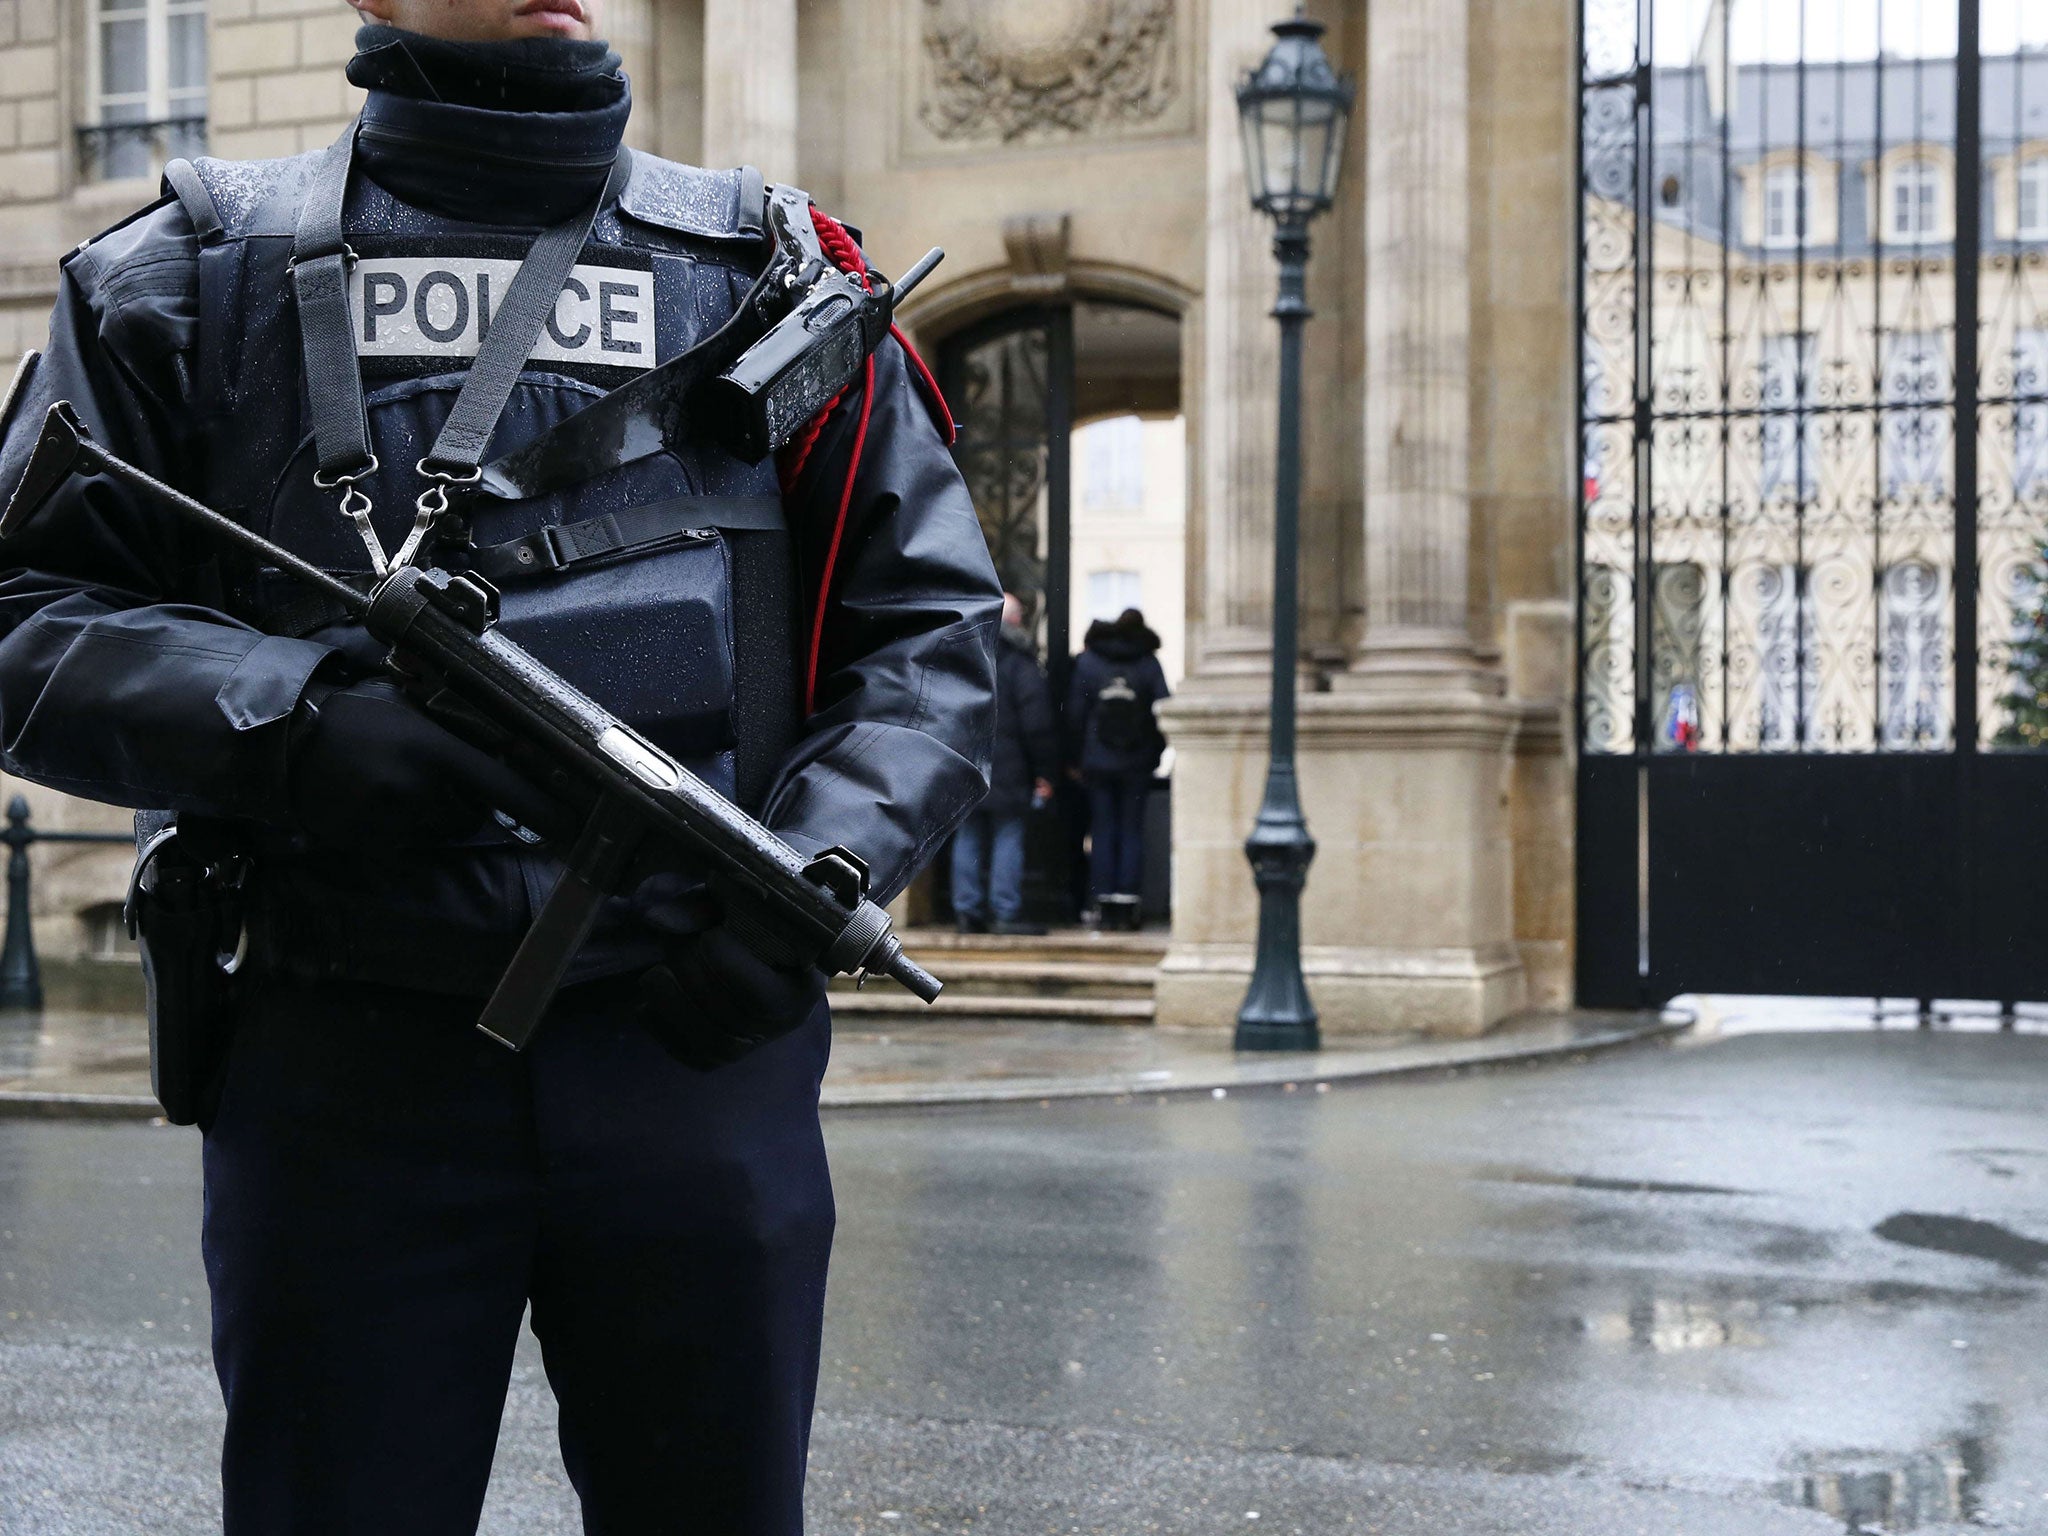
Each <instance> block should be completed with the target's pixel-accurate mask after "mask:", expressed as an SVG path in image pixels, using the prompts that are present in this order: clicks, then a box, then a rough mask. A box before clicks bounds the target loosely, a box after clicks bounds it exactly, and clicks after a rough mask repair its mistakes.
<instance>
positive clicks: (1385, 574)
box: [1353, 0, 1499, 692]
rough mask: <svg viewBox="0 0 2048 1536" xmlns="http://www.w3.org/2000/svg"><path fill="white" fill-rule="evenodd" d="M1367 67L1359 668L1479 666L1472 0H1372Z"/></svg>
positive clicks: (1473, 683) (1417, 682)
mask: <svg viewBox="0 0 2048 1536" xmlns="http://www.w3.org/2000/svg"><path fill="white" fill-rule="evenodd" d="M1368 38H1369V42H1368V47H1369V59H1370V63H1369V72H1368V77H1367V82H1366V93H1365V100H1366V110H1367V118H1366V135H1365V142H1366V146H1367V166H1366V185H1367V193H1366V216H1365V231H1366V285H1365V348H1366V352H1365V628H1364V630H1363V634H1362V639H1361V642H1360V645H1359V649H1358V655H1357V658H1356V664H1355V666H1354V669H1353V671H1354V681H1356V682H1358V683H1360V684H1362V685H1364V686H1366V687H1369V688H1375V689H1384V688H1442V687H1447V686H1448V687H1453V688H1459V689H1467V688H1473V687H1477V688H1480V689H1481V690H1482V691H1491V692H1498V691H1499V686H1498V683H1497V682H1492V681H1489V680H1486V679H1482V678H1479V677H1477V676H1476V675H1475V670H1474V666H1473V659H1472V638H1471V633H1470V619H1469V606H1470V578H1469V575H1468V572H1467V553H1466V552H1467V545H1468V541H1469V538H1470V523H1471V484H1470V479H1471V477H1470V466H1471V452H1472V446H1471V398H1470V396H1471V389H1470V378H1471V340H1472V240H1471V227H1470V223H1471V212H1470V208H1471V196H1472V189H1471V165H1470V151H1469V144H1470V132H1469V127H1468V123H1467V116H1466V114H1467V112H1468V110H1469V106H1470V103H1469V99H1468V90H1469V85H1470V80H1469V75H1470V71H1469V67H1468V59H1467V53H1466V50H1467V47H1468V38H1467V17H1466V9H1465V4H1464V0H1451V3H1443V0H1374V4H1373V6H1372V17H1371V25H1370V31H1369V34H1368Z"/></svg>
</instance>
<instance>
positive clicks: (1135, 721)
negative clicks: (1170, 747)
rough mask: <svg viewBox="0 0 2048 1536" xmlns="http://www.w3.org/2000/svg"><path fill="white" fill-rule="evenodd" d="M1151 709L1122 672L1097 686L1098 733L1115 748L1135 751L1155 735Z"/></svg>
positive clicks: (1105, 742)
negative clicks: (1153, 733)
mask: <svg viewBox="0 0 2048 1536" xmlns="http://www.w3.org/2000/svg"><path fill="white" fill-rule="evenodd" d="M1152 729H1153V727H1152V711H1151V710H1150V709H1148V708H1147V707H1146V706H1145V701H1144V700H1142V699H1140V698H1139V697H1138V690H1137V689H1135V688H1133V687H1132V686H1131V680H1130V679H1129V678H1128V677H1126V676H1125V675H1124V674H1123V673H1121V672H1115V673H1112V674H1111V675H1110V676H1109V677H1108V679H1106V680H1105V681H1104V682H1103V684H1102V686H1101V687H1100V688H1097V689H1096V690H1095V737H1096V740H1098V741H1100V742H1101V743H1102V744H1103V745H1104V746H1105V747H1107V748H1109V750H1110V751H1112V752H1136V751H1138V750H1140V749H1141V748H1143V747H1145V746H1146V745H1147V744H1148V743H1149V742H1150V741H1151V739H1152Z"/></svg>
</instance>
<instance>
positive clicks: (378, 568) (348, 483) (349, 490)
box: [313, 453, 391, 579]
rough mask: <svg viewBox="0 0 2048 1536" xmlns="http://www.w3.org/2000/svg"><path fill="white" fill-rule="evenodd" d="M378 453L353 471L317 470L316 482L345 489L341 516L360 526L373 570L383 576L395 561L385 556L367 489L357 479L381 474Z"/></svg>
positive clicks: (329, 488) (326, 488)
mask: <svg viewBox="0 0 2048 1536" xmlns="http://www.w3.org/2000/svg"><path fill="white" fill-rule="evenodd" d="M377 468H378V465H377V455H375V454H374V453H373V454H371V455H370V462H369V463H367V464H365V465H364V466H363V467H362V468H361V469H354V470H350V471H349V472H348V473H347V474H337V475H328V474H323V473H322V472H321V471H319V470H317V469H316V470H314V471H313V484H314V485H315V486H316V487H317V488H318V489H320V490H323V491H332V490H335V489H337V488H338V489H339V490H340V491H341V515H342V516H343V517H345V518H347V519H348V520H349V521H350V522H352V523H354V524H355V525H356V533H357V534H358V535H360V536H361V538H362V541H363V548H364V549H366V550H368V551H369V552H370V569H371V571H372V572H373V573H375V574H376V575H377V576H378V577H379V578H380V579H381V578H383V577H385V576H388V575H390V574H391V562H390V561H389V560H387V559H385V558H384V545H383V543H382V542H381V541H380V540H379V539H378V537H377V530H376V527H375V526H374V525H373V524H372V523H371V522H370V513H371V511H372V510H373V503H372V502H371V500H370V498H369V495H368V493H367V492H364V491H361V490H358V489H357V488H356V482H357V481H358V480H362V479H366V478H368V477H369V476H371V475H374V474H375V473H377Z"/></svg>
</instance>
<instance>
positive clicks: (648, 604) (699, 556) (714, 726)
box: [498, 529, 734, 795]
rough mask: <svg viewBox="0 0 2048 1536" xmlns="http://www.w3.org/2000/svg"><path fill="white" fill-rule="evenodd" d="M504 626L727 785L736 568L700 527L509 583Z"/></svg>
mask: <svg viewBox="0 0 2048 1536" xmlns="http://www.w3.org/2000/svg"><path fill="white" fill-rule="evenodd" d="M498 626H499V628H500V629H501V630H502V631H503V632H504V633H505V635H506V637H507V638H509V639H511V640H513V641H515V642H517V643H518V644H519V645H521V646H523V647H525V648H526V649H527V650H528V651H530V652H532V653H533V655H534V656H535V657H536V658H537V659H538V660H539V661H540V662H541V663H542V664H543V665H545V666H548V667H551V668H553V669H554V670H555V671H556V672H558V673H560V674H561V675H562V676H563V677H564V678H566V679H567V680H568V681H569V682H570V683H572V684H574V685H575V686H576V687H577V688H580V689H581V690H582V691H583V692H585V693H587V694H589V695H590V697H591V698H593V699H595V700H596V701H597V702H598V703H599V704H602V705H603V706H604V707H605V708H606V709H608V710H610V711H611V712H612V713H613V714H615V715H617V716H618V717H619V718H620V719H621V720H624V721H625V722H626V723H627V724H628V725H631V726H632V727H633V728H634V729H635V730H637V731H639V732H640V733H641V734H642V735H644V736H646V737H647V738H648V739H649V740H650V741H652V742H653V743H654V744H655V745H656V746H658V747H660V748H662V749H663V750H664V751H666V752H669V753H670V754H672V755H674V756H675V757H678V758H680V759H682V761H683V763H684V765H685V766H686V767H688V768H689V769H690V770H691V771H692V772H693V773H695V774H697V775H698V777H700V778H703V779H706V780H708V781H709V782H710V783H711V784H712V785H713V786H714V787H715V788H717V789H719V790H720V791H721V792H722V793H725V794H727V795H730V794H731V793H732V792H733V791H732V771H733V764H732V748H733V743H734V736H733V722H732V701H733V670H734V659H733V637H732V563H731V554H730V551H729V550H728V548H727V546H726V542H725V539H724V537H723V536H722V535H720V534H719V533H718V532H716V531H715V530H711V529H703V530H696V531H693V532H690V533H686V534H680V535H678V536H677V537H676V538H674V539H671V540H669V541H667V542H665V543H662V544H660V545H657V546H655V547H653V548H651V549H643V550H637V551H633V552H631V553H627V554H623V555H621V556H620V558H618V559H615V560H609V561H603V562H599V563H594V564H590V565H579V566H577V567H575V568H574V569H572V570H569V571H567V572H564V573H561V574H559V575H555V576H551V577H543V578H541V579H539V580H537V581H534V582H531V583H518V584H508V585H507V586H506V587H505V588H504V589H503V591H502V593H501V596H500V601H499V621H498Z"/></svg>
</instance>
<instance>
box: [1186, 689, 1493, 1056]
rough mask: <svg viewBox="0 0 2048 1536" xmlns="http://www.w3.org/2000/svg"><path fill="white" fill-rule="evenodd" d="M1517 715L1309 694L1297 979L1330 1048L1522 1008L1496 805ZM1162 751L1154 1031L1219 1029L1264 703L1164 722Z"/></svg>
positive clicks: (1258, 777) (1233, 967) (1482, 701)
mask: <svg viewBox="0 0 2048 1536" xmlns="http://www.w3.org/2000/svg"><path fill="white" fill-rule="evenodd" d="M1520 717H1521V711H1519V710H1518V709H1516V708H1515V707H1513V706H1511V705H1510V704H1508V703H1507V702H1506V701H1505V700H1504V699H1500V698H1496V697H1488V696H1486V695H1483V694H1480V693H1476V692H1472V693H1464V694H1460V695H1445V696H1434V697H1433V696H1429V695H1424V694H1420V693H1407V694H1402V695H1389V696H1379V695H1376V694H1337V693H1322V694H1308V695H1306V696H1304V697H1303V698H1302V699H1301V721H1300V732H1301V736H1300V752H1299V757H1298V762H1299V765H1300V774H1301V798H1302V806H1303V810H1304V812H1305V813H1306V815H1307V817H1308V824H1309V830H1310V832H1311V833H1312V834H1313V835H1314V837H1315V840H1316V860H1315V863H1314V865H1313V866H1312V867H1311V868H1310V870H1309V876H1308V889H1307V892H1306V893H1305V894H1304V896H1303V898H1302V936H1303V946H1304V947H1303V955H1302V960H1303V970H1304V972H1305V973H1306V975H1307V977H1308V988H1309V993H1310V995H1311V996H1312V997H1313V998H1314V999H1315V1004H1316V1008H1317V1010H1318V1011H1319V1012H1320V1013H1321V1015H1322V1027H1323V1032H1324V1034H1326V1035H1330V1036H1342V1035H1356V1034H1372V1033H1390V1032H1394V1033H1399V1032H1410V1031H1424V1032H1428V1033H1431V1034H1454V1035H1476V1034H1480V1033H1482V1032H1483V1031H1485V1030H1486V1029H1488V1028H1490V1027H1491V1026H1492V1025H1493V1024H1495V1023H1496V1022H1498V1021H1499V1020H1500V1019H1501V1018H1503V1017H1505V1016H1506V1015H1507V1014H1509V1013H1512V1012H1514V1011H1515V1010H1516V1009H1518V1008H1520V1007H1522V1006H1523V1002H1524V989H1523V973H1522V963H1521V959H1520V956H1519V954H1518V953H1517V951H1516V948H1515V944H1514V937H1515V935H1514V916H1513V903H1512V870H1513V860H1512V853H1511V845H1512V834H1511V828H1510V825H1509V819H1508V805H1507V789H1508V779H1507V775H1508V771H1509V762H1510V758H1509V750H1510V747H1511V745H1512V742H1513V739H1514V735H1515V731H1516V727H1517V723H1518V721H1519V719H1520ZM1160 719H1161V722H1162V724H1163V725H1164V726H1165V728H1166V732H1167V735H1168V737H1169V739H1171V740H1172V742H1173V744H1174V751H1175V760H1174V795H1173V823H1174V825H1173V845H1174V869H1173V947H1172V949H1171V950H1169V951H1168V953H1167V956H1166V958H1165V960H1164V962H1163V963H1162V964H1161V966H1160V969H1159V980H1158V987H1157V998H1158V1019H1159V1022H1160V1023H1161V1024H1178V1025H1185V1026H1204V1027H1214V1028H1218V1029H1222V1028H1226V1027H1228V1026H1229V1024H1230V1022H1231V1020H1232V1019H1233V1017H1234V1016H1235V1014H1236V1012H1237V1006H1238V1003H1239V1002H1240V1001H1241V1000H1242V999H1243V996H1244V989H1245V985H1246V983H1247V981H1248V980H1249V979H1250V976H1251V967H1252V935H1253V933H1254V932H1255V930H1256V927H1257V922H1258V900H1257V893H1256V892H1255V890H1254V889H1253V886H1252V880H1251V873H1250V871H1249V870H1248V869H1247V867H1246V865H1245V858H1244V838H1245V832H1246V830H1247V829H1248V828H1249V827H1250V826H1251V823H1252V817H1253V815H1254V814H1255V813H1256V811H1257V809H1258V803H1259V791H1260V786H1261V784H1262V783H1263V781H1264V775H1265V760H1266V730H1265V727H1266V715H1265V710H1264V708H1263V706H1262V704H1260V703H1256V702H1254V701H1250V700H1245V699H1239V698H1232V697H1229V696H1227V695H1223V694H1216V693H1210V694H1207V695H1204V694H1201V693H1194V694H1188V695H1184V696H1182V697H1180V698H1176V699H1174V700H1171V701H1170V702H1169V703H1167V704H1166V705H1164V706H1162V707H1161V710H1160Z"/></svg>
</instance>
